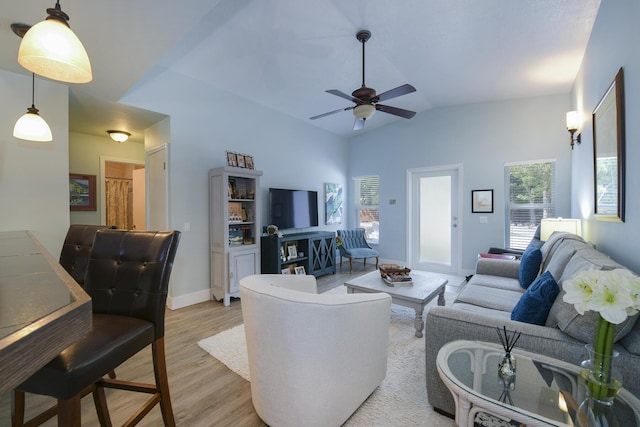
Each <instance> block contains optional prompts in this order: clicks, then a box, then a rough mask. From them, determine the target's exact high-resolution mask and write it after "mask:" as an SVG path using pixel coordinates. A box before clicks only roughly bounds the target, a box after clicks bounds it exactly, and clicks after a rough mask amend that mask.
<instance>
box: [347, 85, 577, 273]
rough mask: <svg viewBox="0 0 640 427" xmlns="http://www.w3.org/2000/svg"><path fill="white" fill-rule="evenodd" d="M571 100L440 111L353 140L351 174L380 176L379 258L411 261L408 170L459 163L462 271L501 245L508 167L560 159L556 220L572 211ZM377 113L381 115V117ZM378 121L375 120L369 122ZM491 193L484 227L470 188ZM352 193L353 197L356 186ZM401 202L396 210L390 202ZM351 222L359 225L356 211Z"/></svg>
mask: <svg viewBox="0 0 640 427" xmlns="http://www.w3.org/2000/svg"><path fill="white" fill-rule="evenodd" d="M569 105H570V97H569V95H560V96H548V97H539V98H528V99H518V100H510V101H503V102H493V103H483V104H471V105H462V106H456V107H447V108H437V109H433V110H430V111H425V112H423V113H418V114H417V115H416V116H415V117H414V118H413V119H411V120H408V121H401V122H398V123H397V124H393V125H391V126H386V127H384V128H382V129H376V130H375V131H373V132H369V133H366V134H363V135H361V136H357V137H354V138H353V139H352V140H351V142H350V143H349V176H356V177H357V176H364V175H379V176H380V204H381V205H380V246H379V251H380V255H381V257H382V258H386V259H391V260H400V261H403V260H404V261H406V238H405V235H406V232H407V231H406V230H407V224H406V217H407V212H406V208H405V207H406V203H407V197H406V173H407V169H410V168H418V167H433V166H441V165H451V164H462V168H463V176H462V183H463V187H462V188H463V190H462V191H463V195H462V201H463V206H462V211H463V216H462V221H461V222H460V229H461V230H462V268H463V269H465V270H467V271H472V270H473V269H474V267H475V263H476V259H477V255H478V253H479V252H486V250H487V249H488V248H489V247H490V246H497V247H502V246H503V245H504V234H505V233H504V218H505V213H504V208H505V205H504V174H503V170H504V164H505V163H507V162H521V161H531V160H541V159H555V160H556V161H557V163H556V196H557V197H556V200H557V203H558V205H557V215H558V216H565V217H566V216H569V213H570V202H569V201H570V165H571V149H570V148H569V134H568V132H567V130H566V127H565V113H566V112H567V111H568V109H569ZM378 114H380V113H378ZM372 120H375V117H374V118H373V119H372ZM474 189H493V190H494V213H493V214H487V215H483V216H487V217H488V223H487V224H480V223H479V215H478V214H472V213H471V207H470V200H471V190H474ZM349 194H353V185H352V184H351V187H350V192H349ZM390 199H396V201H397V202H396V205H390V204H389V200H390ZM349 214H350V216H349V223H350V224H351V225H353V224H354V223H355V215H354V212H353V210H352V209H351V210H350V211H349Z"/></svg>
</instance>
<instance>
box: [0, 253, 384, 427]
mask: <svg viewBox="0 0 640 427" xmlns="http://www.w3.org/2000/svg"><path fill="white" fill-rule="evenodd" d="M374 269H375V267H374V266H372V265H369V264H368V265H367V266H366V267H363V265H362V263H354V267H353V270H354V271H353V273H352V274H349V266H348V263H347V264H345V266H344V267H343V269H342V271H340V267H339V266H338V269H337V271H338V272H337V273H336V274H335V275H327V276H323V277H321V278H319V279H318V291H319V292H324V291H327V290H329V289H331V288H334V287H336V286H340V285H342V284H343V283H344V282H345V281H346V280H348V279H349V278H353V277H357V276H358V275H360V274H364V273H367V272H370V271H373V270H374ZM241 323H242V312H241V307H240V300H239V299H232V300H231V305H230V306H229V307H224V306H223V305H222V303H221V302H214V301H208V302H203V303H200V304H196V305H193V306H189V307H185V308H182V309H179V310H173V311H172V310H167V313H166V330H165V346H166V356H167V365H168V371H169V372H168V374H169V385H170V389H171V401H172V403H173V410H174V413H175V417H176V423H177V424H178V425H179V426H185V427H187V426H188V427H209V426H216V427H217V426H234V427H236V426H264V425H265V424H264V423H263V422H262V421H261V420H260V418H258V415H257V414H256V412H255V410H254V409H253V405H252V403H251V390H250V385H249V382H247V381H245V380H244V379H243V378H242V377H240V376H239V375H237V374H235V373H234V372H233V371H231V370H229V369H228V368H227V367H226V366H225V365H223V364H222V363H221V362H219V361H218V360H217V359H215V358H213V357H211V356H210V355H209V354H208V353H206V352H205V351H204V350H202V349H201V348H200V347H199V346H198V344H197V343H198V341H199V340H201V339H203V338H207V337H210V336H212V335H215V334H217V333H219V332H222V331H224V330H226V329H229V328H232V327H234V326H236V325H239V324H241ZM116 373H117V375H118V377H120V378H122V379H127V380H132V381H146V382H153V371H152V368H151V352H150V350H149V349H144V350H143V351H141V352H140V353H139V354H137V355H136V356H135V357H134V358H132V359H130V360H128V361H127V362H125V363H124V364H123V365H121V366H120V367H118V369H117V370H116ZM106 393H107V402H108V405H109V412H110V414H111V420H112V422H113V425H114V426H115V425H121V424H122V423H123V422H124V421H125V420H126V419H127V418H128V417H129V416H130V415H131V414H133V412H135V410H136V409H137V407H138V406H140V405H142V403H143V402H144V401H145V400H146V398H147V395H141V394H139V393H130V392H125V391H119V390H106ZM26 400H27V403H26V406H27V418H30V416H32V415H31V414H37V413H39V412H40V411H42V410H43V409H45V408H46V407H48V406H49V405H50V404H51V402H52V400H51V399H50V398H47V397H43V396H35V395H27V399H26ZM10 414H11V411H10V395H9V394H6V395H3V396H0V426H9V425H10ZM82 421H83V423H82V425H83V426H97V425H99V424H98V421H97V417H96V412H95V407H94V405H93V400H92V399H91V397H89V396H87V397H86V398H85V399H83V401H82ZM44 425H45V426H55V425H56V423H55V421H54V420H49V421H48V422H47V423H45V424H44ZM139 425H140V426H161V425H162V415H161V414H160V409H159V407H158V406H156V407H155V408H154V409H153V410H152V411H151V412H150V413H149V414H148V415H147V416H146V417H145V418H144V419H143V421H142V422H141V423H140V424H139Z"/></svg>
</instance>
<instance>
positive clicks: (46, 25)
mask: <svg viewBox="0 0 640 427" xmlns="http://www.w3.org/2000/svg"><path fill="white" fill-rule="evenodd" d="M47 13H48V14H49V16H47V18H46V19H45V20H44V21H42V22H39V23H37V24H36V25H34V26H33V27H31V28H29V27H28V26H26V27H27V28H26V30H24V27H25V26H24V24H12V25H11V28H12V29H13V30H14V32H15V33H16V34H18V35H19V36H20V34H19V31H18V30H17V28H19V27H20V26H22V28H23V32H22V43H20V49H19V50H18V62H19V63H20V65H22V66H23V67H24V68H26V69H27V70H29V71H31V72H33V73H36V74H38V75H41V76H43V77H47V78H49V79H53V80H58V81H61V82H66V83H87V82H90V81H91V79H92V78H93V75H92V73H91V63H90V62H89V56H88V55H87V51H86V50H85V49H84V46H83V45H82V42H80V39H79V38H78V37H77V36H76V35H75V34H74V33H73V31H71V28H70V27H69V23H68V21H69V15H67V14H66V13H64V12H63V11H62V9H61V8H60V1H56V5H55V8H49V9H47Z"/></svg>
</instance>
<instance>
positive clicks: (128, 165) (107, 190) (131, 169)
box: [101, 159, 146, 230]
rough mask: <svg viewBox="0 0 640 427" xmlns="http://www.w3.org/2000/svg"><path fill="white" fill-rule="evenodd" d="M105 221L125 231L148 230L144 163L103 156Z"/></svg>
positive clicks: (103, 217)
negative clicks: (104, 157)
mask: <svg viewBox="0 0 640 427" xmlns="http://www.w3.org/2000/svg"><path fill="white" fill-rule="evenodd" d="M102 165H103V168H104V173H103V174H102V176H103V177H104V182H102V183H101V185H102V186H103V188H104V191H102V192H101V194H102V195H103V201H102V206H103V211H102V223H103V224H107V225H115V226H117V227H118V228H119V229H123V230H145V229H146V219H145V218H146V207H145V205H146V203H145V199H146V196H145V193H146V185H145V173H144V172H145V166H144V164H140V163H136V162H134V161H127V160H121V159H102Z"/></svg>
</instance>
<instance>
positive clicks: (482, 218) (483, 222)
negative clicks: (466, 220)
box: [480, 216, 489, 224]
mask: <svg viewBox="0 0 640 427" xmlns="http://www.w3.org/2000/svg"><path fill="white" fill-rule="evenodd" d="M488 222H489V218H488V217H486V216H481V217H480V224H487V223H488Z"/></svg>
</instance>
